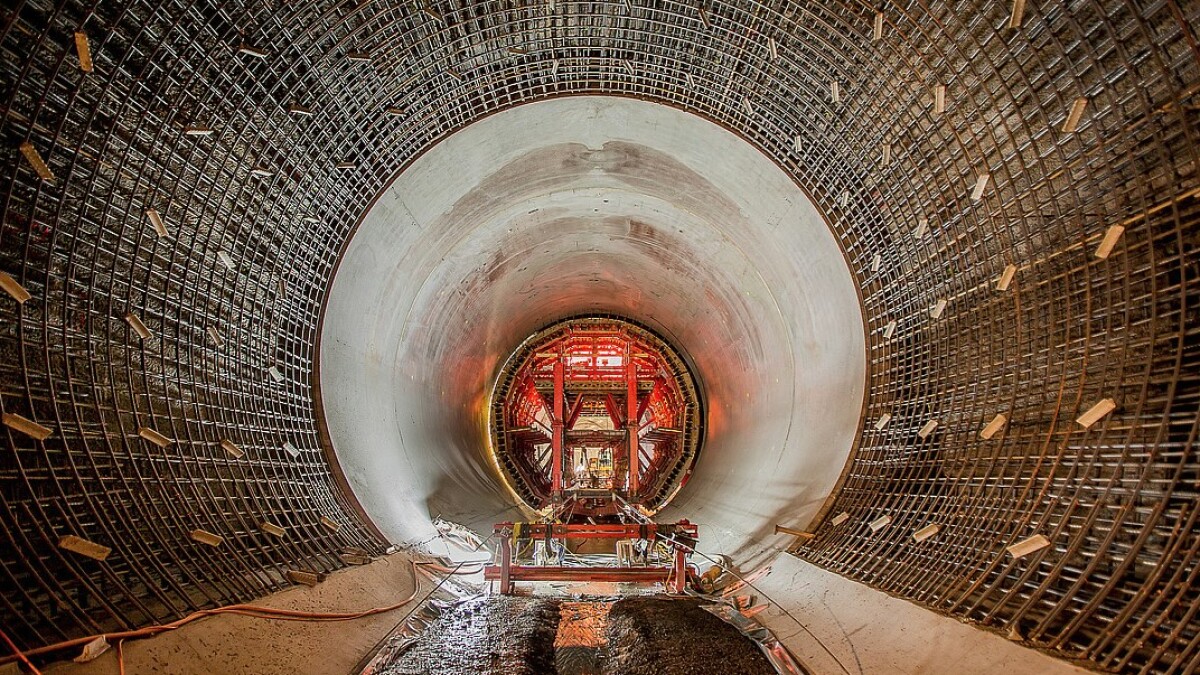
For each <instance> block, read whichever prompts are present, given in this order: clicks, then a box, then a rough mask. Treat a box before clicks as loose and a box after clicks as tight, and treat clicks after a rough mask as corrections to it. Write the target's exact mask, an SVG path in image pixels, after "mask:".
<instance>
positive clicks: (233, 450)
mask: <svg viewBox="0 0 1200 675" xmlns="http://www.w3.org/2000/svg"><path fill="white" fill-rule="evenodd" d="M221 447H222V448H223V449H224V450H225V452H227V453H229V454H230V455H232V456H233V458H234V459H240V458H241V456H242V455H244V454H246V453H244V452H242V449H241V448H239V447H238V446H237V444H236V443H234V442H233V441H231V440H229V439H228V438H222V439H221Z"/></svg>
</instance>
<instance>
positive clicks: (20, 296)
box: [0, 272, 33, 305]
mask: <svg viewBox="0 0 1200 675" xmlns="http://www.w3.org/2000/svg"><path fill="white" fill-rule="evenodd" d="M0 288H3V289H4V292H5V293H8V294H9V295H10V296H11V297H12V299H13V300H16V301H17V303H18V304H21V305H23V304H25V302H26V301H27V300H29V299H30V298H32V297H33V296H32V295H30V294H29V291H27V290H25V287H24V286H22V285H21V284H19V283H17V280H16V279H14V278H12V277H10V276H8V275H7V274H5V273H4V272H0Z"/></svg>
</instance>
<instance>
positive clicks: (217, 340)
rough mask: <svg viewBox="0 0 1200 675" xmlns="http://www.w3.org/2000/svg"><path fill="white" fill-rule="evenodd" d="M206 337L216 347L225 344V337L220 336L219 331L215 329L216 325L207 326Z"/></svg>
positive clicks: (218, 347)
mask: <svg viewBox="0 0 1200 675" xmlns="http://www.w3.org/2000/svg"><path fill="white" fill-rule="evenodd" d="M208 339H209V341H210V342H212V344H213V346H214V347H216V348H217V349H220V348H221V347H224V346H225V338H223V337H221V333H220V332H219V331H217V327H216V326H209V327H208Z"/></svg>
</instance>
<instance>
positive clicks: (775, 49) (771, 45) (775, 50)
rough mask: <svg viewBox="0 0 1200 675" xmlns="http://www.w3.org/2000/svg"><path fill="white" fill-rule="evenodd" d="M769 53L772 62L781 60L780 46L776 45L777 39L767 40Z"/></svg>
mask: <svg viewBox="0 0 1200 675" xmlns="http://www.w3.org/2000/svg"><path fill="white" fill-rule="evenodd" d="M767 52H768V53H770V55H771V60H772V61H775V60H777V59H779V45H777V44H775V38H767Z"/></svg>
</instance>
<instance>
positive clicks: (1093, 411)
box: [1075, 398, 1117, 429]
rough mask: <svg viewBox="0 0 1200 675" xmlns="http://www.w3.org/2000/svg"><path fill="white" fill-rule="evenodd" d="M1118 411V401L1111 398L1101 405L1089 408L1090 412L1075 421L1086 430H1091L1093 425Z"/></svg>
mask: <svg viewBox="0 0 1200 675" xmlns="http://www.w3.org/2000/svg"><path fill="white" fill-rule="evenodd" d="M1116 409H1117V403H1116V401H1114V400H1112V399H1111V398H1106V399H1102V400H1101V401H1100V402H1099V403H1097V404H1096V405H1094V406H1092V407H1091V408H1088V411H1087V412H1085V413H1083V414H1082V415H1080V416H1079V417H1077V418H1076V419H1075V421H1076V422H1078V423H1079V424H1080V426H1082V427H1083V428H1084V429H1089V428H1091V426H1092V425H1093V424H1095V423H1096V422H1099V421H1100V420H1102V419H1104V418H1105V417H1107V416H1108V414H1109V413H1111V412H1112V411H1114V410H1116Z"/></svg>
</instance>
